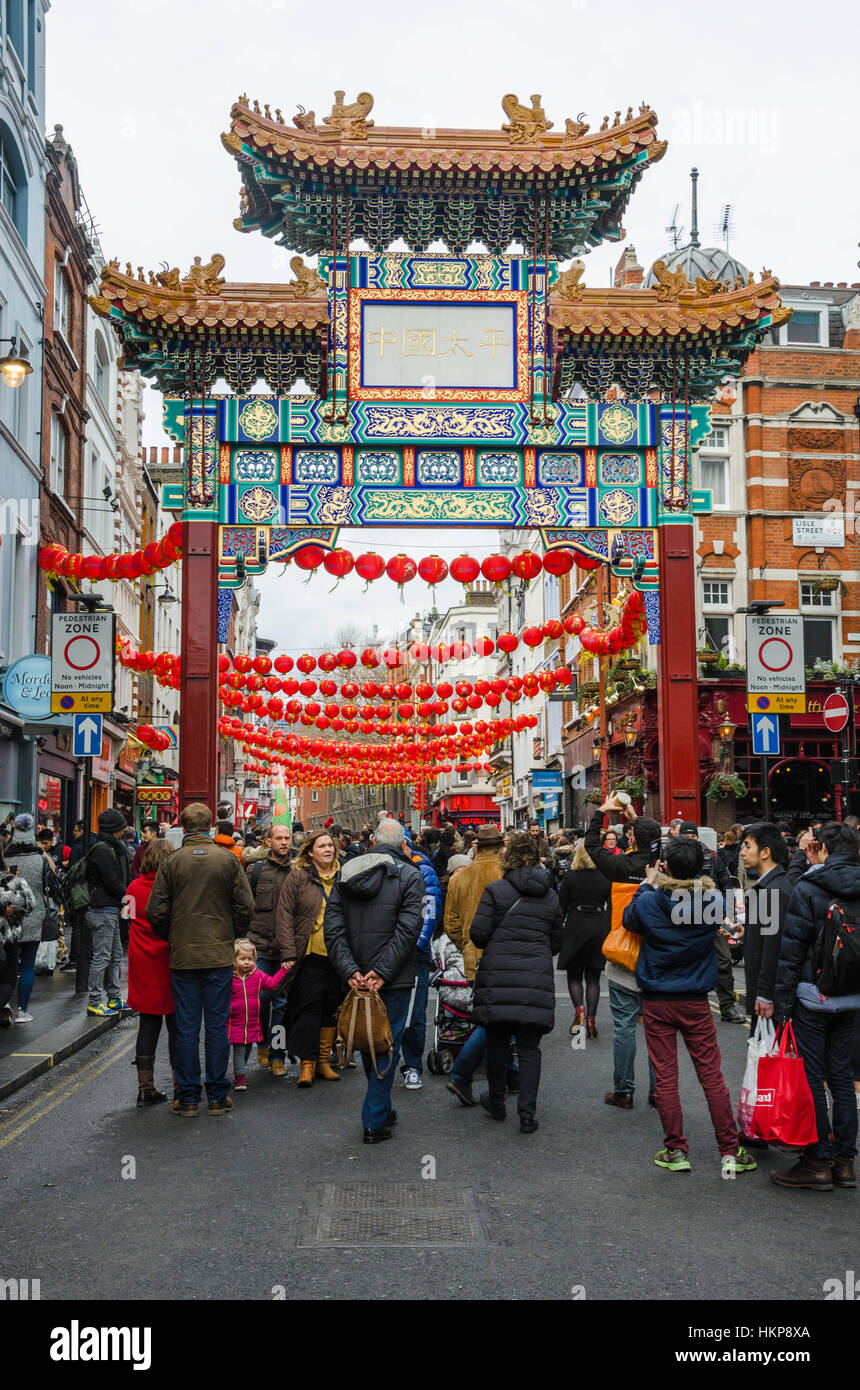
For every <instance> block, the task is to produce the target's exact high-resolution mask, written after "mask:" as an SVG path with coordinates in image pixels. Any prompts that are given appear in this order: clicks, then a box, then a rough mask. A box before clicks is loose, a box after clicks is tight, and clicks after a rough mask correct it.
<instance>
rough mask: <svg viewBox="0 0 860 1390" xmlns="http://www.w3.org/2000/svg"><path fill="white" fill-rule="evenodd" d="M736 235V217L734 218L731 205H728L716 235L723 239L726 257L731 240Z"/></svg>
mask: <svg viewBox="0 0 860 1390" xmlns="http://www.w3.org/2000/svg"><path fill="white" fill-rule="evenodd" d="M734 234H735V217H734V213H733V212H732V207H731V203H726V205H725V207H724V208H723V214H722V217H721V218H720V220H719V224H718V226H717V230H716V235H717V236H718V237H721V238H722V242H723V246H724V247H725V249H726V255H728V251H729V242H730V241H731V239H732V237H733V236H734Z"/></svg>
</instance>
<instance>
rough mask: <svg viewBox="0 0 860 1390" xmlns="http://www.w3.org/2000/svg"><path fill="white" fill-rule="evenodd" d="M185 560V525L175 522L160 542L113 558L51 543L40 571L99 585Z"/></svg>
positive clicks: (43, 554)
mask: <svg viewBox="0 0 860 1390" xmlns="http://www.w3.org/2000/svg"><path fill="white" fill-rule="evenodd" d="M181 558H182V522H181V521H175V522H174V523H173V525H172V526H171V527H170V529H169V530H168V531H167V533H166V534H165V535H164V536H162V537H161V540H158V541H150V542H149V544H148V545H145V546H144V547H143V549H142V550H133V551H125V552H123V553H122V554H118V553H117V554H113V555H81V554H80V553H79V552H70V551H68V550H67V549H66V547H65V546H64V545H60V544H59V543H58V542H56V541H52V542H51V543H50V544H49V545H43V546H42V548H41V550H40V551H39V568H40V569H43V570H46V571H47V573H48V574H50V575H54V576H57V575H59V576H60V577H62V578H64V579H75V580H77V579H92V580H94V581H95V582H96V583H100V582H101V581H102V580H105V579H110V580H112V581H113V583H118V582H119V580H121V579H140V577H141V576H142V575H145V574H146V575H149V574H155V572H156V571H157V570H163V569H168V568H169V567H170V565H175V564H176V563H177V561H178V560H181Z"/></svg>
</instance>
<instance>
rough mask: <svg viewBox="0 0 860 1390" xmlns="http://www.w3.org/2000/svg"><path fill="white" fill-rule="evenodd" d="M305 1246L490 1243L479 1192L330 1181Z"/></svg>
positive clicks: (426, 1185)
mask: <svg viewBox="0 0 860 1390" xmlns="http://www.w3.org/2000/svg"><path fill="white" fill-rule="evenodd" d="M309 1215H310V1218H311V1219H310V1225H309V1229H307V1230H306V1231H305V1232H304V1233H303V1235H302V1236H301V1237H300V1238H299V1241H298V1244H299V1245H303V1246H356V1245H474V1244H475V1243H477V1242H481V1243H483V1242H485V1241H486V1239H487V1236H486V1232H485V1230H484V1225H483V1222H482V1220H481V1216H480V1212H479V1210H478V1204H477V1201H476V1199H475V1193H474V1191H473V1190H472V1188H470V1187H457V1186H456V1185H455V1184H454V1183H438V1182H432V1181H428V1182H422V1183H398V1182H380V1183H373V1182H357V1183H325V1184H324V1185H323V1186H321V1187H320V1188H319V1189H318V1193H317V1202H316V1209H315V1210H314V1211H313V1212H311V1213H309Z"/></svg>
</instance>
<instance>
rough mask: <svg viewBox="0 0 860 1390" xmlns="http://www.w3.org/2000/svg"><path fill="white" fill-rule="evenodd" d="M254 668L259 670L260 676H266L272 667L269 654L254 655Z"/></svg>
mask: <svg viewBox="0 0 860 1390" xmlns="http://www.w3.org/2000/svg"><path fill="white" fill-rule="evenodd" d="M253 665H254V670H255V671H259V673H260V675H261V676H267V675H268V674H269V672H270V671H271V669H272V658H271V657H270V656H255V657H254V662H253Z"/></svg>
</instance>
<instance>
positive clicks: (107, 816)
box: [73, 807, 131, 1018]
mask: <svg viewBox="0 0 860 1390" xmlns="http://www.w3.org/2000/svg"><path fill="white" fill-rule="evenodd" d="M124 830H125V816H124V815H123V814H122V812H121V811H117V810H116V809H114V808H113V807H108V809H107V810H106V811H102V813H101V815H100V816H99V819H98V835H97V836H96V838H95V840H94V841H93V843H92V845H91V846H90V848H89V851H88V853H87V854H86V856H85V857H84V859H82V860H81V863H80V865H79V866H76V869H75V870H74V871H73V873H77V872H78V869H79V868H81V867H82V866H83V872H84V873H85V875H86V889H87V894H88V902H87V905H86V912H85V914H84V920H85V921H86V924H87V926H88V927H89V929H90V933H91V935H92V943H93V956H92V962H91V964H90V978H89V1004H88V1006H87V1014H88V1015H89V1016H91V1017H95V1018H103V1017H106V1016H108V1015H110V1014H116V1013H127V1012H129V1008H128V1005H127V1004H126V1003H124V1001H123V999H122V994H121V989H120V971H121V969H122V938H121V936H120V925H119V922H120V908H121V907H122V905H123V901H124V899H125V896H126V892H127V890H128V885H129V883H130V881H131V859H130V858H129V856H128V854H127V852H126V848H125V841H124V840H123V838H122V832H123V831H124ZM105 996H106V997H105Z"/></svg>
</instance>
